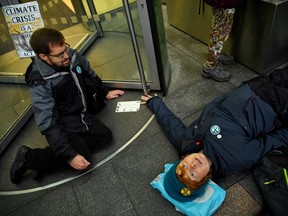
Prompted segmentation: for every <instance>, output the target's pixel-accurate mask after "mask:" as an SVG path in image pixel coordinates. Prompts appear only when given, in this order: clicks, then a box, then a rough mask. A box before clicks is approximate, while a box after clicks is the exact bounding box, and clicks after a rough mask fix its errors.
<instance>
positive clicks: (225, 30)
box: [202, 8, 235, 81]
mask: <svg viewBox="0 0 288 216" xmlns="http://www.w3.org/2000/svg"><path fill="white" fill-rule="evenodd" d="M234 13H235V9H234V8H231V9H222V8H213V22H212V26H211V30H210V40H209V44H208V56H207V60H206V63H205V64H204V68H203V73H202V74H203V75H204V76H205V77H210V78H212V79H214V80H216V81H227V80H229V79H230V78H231V76H230V74H229V73H228V72H225V71H222V70H221V67H219V65H218V60H221V62H223V63H224V64H226V63H227V64H228V63H232V62H233V58H230V59H229V57H227V56H224V55H223V54H222V49H223V47H224V44H225V42H226V40H227V39H228V37H229V34H230V32H231V28H232V25H233V20H234Z"/></svg>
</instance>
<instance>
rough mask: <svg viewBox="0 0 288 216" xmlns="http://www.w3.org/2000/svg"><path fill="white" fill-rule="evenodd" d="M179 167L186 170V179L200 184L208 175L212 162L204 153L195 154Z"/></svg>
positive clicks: (187, 157) (188, 156)
mask: <svg viewBox="0 0 288 216" xmlns="http://www.w3.org/2000/svg"><path fill="white" fill-rule="evenodd" d="M178 166H182V167H183V168H184V169H185V171H186V172H185V174H184V176H185V177H188V178H189V179H191V180H192V181H196V182H199V181H201V180H202V179H203V177H205V176H206V175H207V174H208V172H209V170H210V166H211V161H210V160H209V159H208V158H207V157H206V156H205V155H204V154H203V153H193V154H190V155H187V156H186V157H185V158H184V159H183V160H182V161H181V162H180V163H179V165H178Z"/></svg>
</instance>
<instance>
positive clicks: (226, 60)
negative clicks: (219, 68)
mask: <svg viewBox="0 0 288 216" xmlns="http://www.w3.org/2000/svg"><path fill="white" fill-rule="evenodd" d="M217 61H218V62H220V63H221V64H224V65H230V64H233V63H234V58H233V56H229V55H227V54H225V53H222V54H221V55H220V57H219V59H218V60H217Z"/></svg>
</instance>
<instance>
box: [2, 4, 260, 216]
mask: <svg viewBox="0 0 288 216" xmlns="http://www.w3.org/2000/svg"><path fill="white" fill-rule="evenodd" d="M163 11H164V18H165V19H164V20H165V29H166V39H167V45H168V52H169V59H170V64H171V69H172V72H171V73H172V74H171V81H170V86H169V90H168V94H167V96H166V98H165V103H166V104H167V106H168V107H169V108H170V109H171V110H172V111H173V112H174V113H175V114H176V115H177V116H178V117H179V118H181V119H182V120H183V121H184V122H185V123H186V124H189V123H190V122H191V121H192V120H193V119H195V118H196V117H197V116H198V115H199V113H200V112H201V110H202V109H203V107H204V106H205V105H206V104H207V103H208V102H209V101H210V100H211V99H213V98H215V97H216V96H218V95H221V94H222V93H225V92H227V91H229V90H231V89H233V88H235V87H236V86H238V85H239V84H241V83H242V82H243V81H245V80H247V79H249V78H252V77H254V76H257V74H256V73H254V72H253V71H251V70H249V69H248V68H246V67H245V66H243V65H241V64H238V63H236V64H235V65H233V66H229V67H228V68H227V70H229V71H230V72H231V74H232V79H231V80H230V81H229V82H225V83H218V82H214V81H212V80H210V79H205V78H203V77H202V76H201V73H200V72H201V69H202V63H203V61H204V59H205V54H206V45H205V44H202V43H201V42H199V41H198V40H196V39H194V38H192V37H190V36H189V35H187V34H185V33H183V32H181V31H179V30H177V29H175V28H174V27H172V26H169V24H168V23H167V17H166V7H165V6H163ZM115 40H117V38H115ZM103 52H105V50H103V51H102V52H100V53H103ZM96 57H97V56H96ZM123 64H125V63H123ZM141 94H142V92H141V91H137V90H126V94H125V95H124V96H123V97H121V98H119V99H117V100H114V101H111V102H109V103H108V105H107V107H106V109H105V110H103V111H102V112H101V113H100V116H99V117H100V118H101V119H102V120H103V121H104V122H105V124H107V125H108V126H109V127H110V128H111V129H112V131H113V132H114V141H113V143H112V145H110V146H108V147H107V148H106V149H103V150H102V151H100V152H97V153H95V154H94V156H93V158H92V169H91V170H89V171H87V172H84V173H79V172H76V171H74V170H70V169H58V170H56V171H55V172H53V173H49V174H47V175H46V176H45V177H44V178H43V179H42V180H41V181H34V180H33V179H32V173H27V175H26V176H25V178H24V179H23V181H22V182H21V183H20V184H19V185H13V184H12V183H11V182H10V180H9V169H10V166H11V164H12V161H13V159H14V156H15V154H16V151H17V148H18V147H19V146H20V145H28V146H30V147H42V146H45V145H46V141H45V139H44V138H43V136H41V135H40V133H39V131H38V130H37V127H36V124H35V121H34V119H33V118H31V119H30V120H29V122H28V123H27V124H26V125H25V127H24V128H23V130H22V131H21V132H20V133H19V134H18V135H17V136H16V137H15V139H14V140H13V141H12V143H11V145H10V146H9V148H7V150H5V152H4V154H3V155H2V156H1V158H0V170H1V179H0V202H1V205H0V215H9V216H16V215H19V216H20V215H21V216H25V215H27V216H28V215H29V216H31V215H33V216H34V215H37V216H46V215H47V216H48V215H49V216H51V215H55V216H59V215H63V216H66V215H67V216H68V215H69V216H73V215H75V216H79V215H83V216H90V215H101V216H102V215H103V216H106V215H107V216H108V215H109V216H110V215H117V216H118V215H123V216H124V215H125V216H129V215H141V216H142V215H143V216H146V215H157V216H158V215H169V216H170V215H181V213H179V212H177V211H176V210H175V208H174V206H173V205H171V204H170V203H169V202H168V201H166V200H165V199H164V198H163V197H162V196H161V195H160V193H158V192H157V191H156V190H155V189H153V188H152V187H151V185H150V182H151V181H152V180H153V179H154V178H155V177H156V176H157V175H158V174H159V173H161V172H162V171H163V168H164V167H163V166H164V164H166V163H172V162H174V161H175V160H177V152H176V150H175V149H173V147H172V146H171V145H170V144H169V142H168V140H167V138H166V137H165V136H164V134H163V132H162V131H161V128H160V127H159V125H158V123H157V122H156V120H155V119H154V118H153V116H152V114H151V112H150V111H149V110H148V109H147V108H146V107H145V105H141V109H140V111H139V112H137V113H115V106H116V103H117V102H118V101H126V100H138V99H139V98H140V96H141ZM218 184H219V185H220V186H222V187H223V188H224V189H225V190H226V191H227V196H226V199H225V201H224V203H223V205H222V206H221V207H220V209H219V210H218V211H217V212H216V214H215V215H219V216H220V215H221V216H222V215H227V216H229V215H233V216H235V215H237V216H239V215H243V216H249V215H256V214H257V213H258V212H259V210H260V207H261V203H262V200H261V196H260V194H259V192H258V190H257V188H256V186H255V184H254V181H253V179H252V177H251V174H250V172H249V171H247V172H243V173H237V174H235V175H232V176H228V177H227V178H225V179H222V180H221V181H219V182H218Z"/></svg>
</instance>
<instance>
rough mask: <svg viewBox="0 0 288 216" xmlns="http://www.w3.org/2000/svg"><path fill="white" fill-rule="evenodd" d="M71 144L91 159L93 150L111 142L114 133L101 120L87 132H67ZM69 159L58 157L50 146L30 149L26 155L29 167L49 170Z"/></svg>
mask: <svg viewBox="0 0 288 216" xmlns="http://www.w3.org/2000/svg"><path fill="white" fill-rule="evenodd" d="M67 134H68V137H69V140H70V143H71V145H72V146H73V147H74V148H75V149H76V151H77V152H78V153H79V154H80V155H82V156H84V157H85V158H86V160H89V158H90V156H91V152H92V151H94V150H97V149H99V148H102V147H104V146H106V145H107V144H109V142H110V141H111V140H112V138H113V135H112V132H111V130H110V129H109V128H108V127H106V126H105V125H104V124H103V123H102V122H101V121H99V122H98V123H97V124H94V125H91V126H89V130H88V131H87V132H78V133H75V132H67ZM67 164H68V163H67V161H65V160H64V159H62V158H60V157H56V156H55V155H54V152H53V150H52V148H51V147H50V146H47V147H46V148H36V149H31V150H29V151H28V153H27V155H26V166H27V169H31V170H36V171H47V170H52V169H54V168H57V167H60V166H65V165H67Z"/></svg>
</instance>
